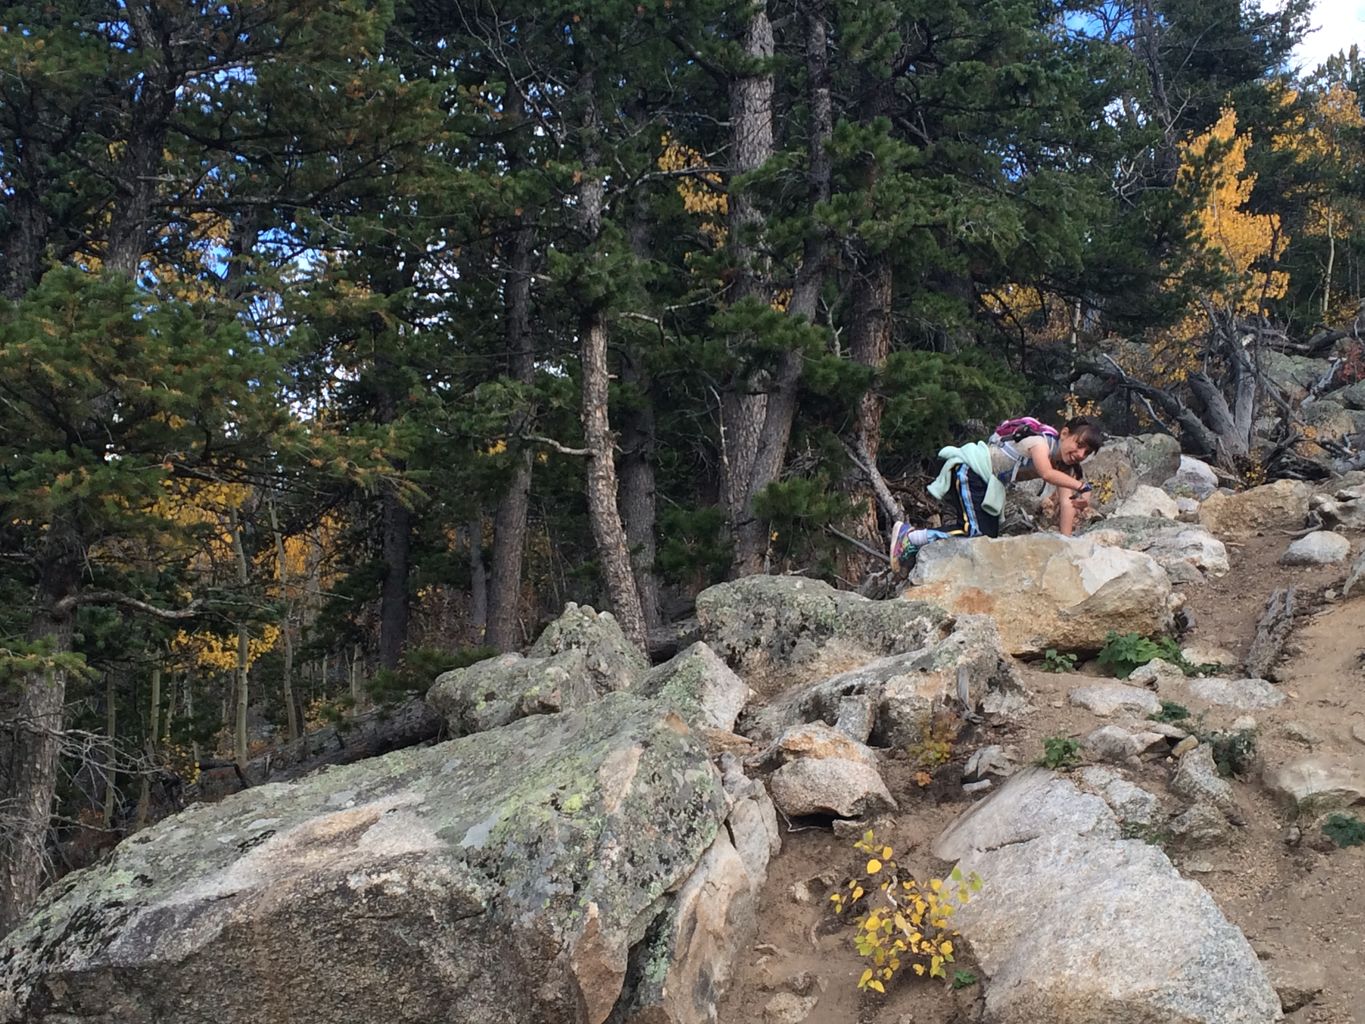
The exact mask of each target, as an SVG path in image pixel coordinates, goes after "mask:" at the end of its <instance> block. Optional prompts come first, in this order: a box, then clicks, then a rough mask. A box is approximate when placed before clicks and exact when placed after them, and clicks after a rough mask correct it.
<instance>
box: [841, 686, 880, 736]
mask: <svg viewBox="0 0 1365 1024" xmlns="http://www.w3.org/2000/svg"><path fill="white" fill-rule="evenodd" d="M876 720H877V702H876V700H874V699H873V697H872V695H871V694H868V693H851V694H848V695H847V696H844V697H840V698H839V715H838V717H837V718H836V719H835V721H834V728H836V729H838V730H839V731H840V732H842V733H844V734H845V735H847V736H849V737H851V738H853V739H854V740H857V741H858V742H859V743H866V742H867V738H868V737H869V736H871V735H872V726H873V725H874V724H875V723H876Z"/></svg>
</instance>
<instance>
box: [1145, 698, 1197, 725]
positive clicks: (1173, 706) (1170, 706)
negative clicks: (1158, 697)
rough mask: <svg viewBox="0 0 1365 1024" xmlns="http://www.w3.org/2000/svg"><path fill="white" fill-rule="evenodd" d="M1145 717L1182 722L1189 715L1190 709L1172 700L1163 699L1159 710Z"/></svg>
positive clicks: (1157, 720)
mask: <svg viewBox="0 0 1365 1024" xmlns="http://www.w3.org/2000/svg"><path fill="white" fill-rule="evenodd" d="M1147 717H1148V718H1150V719H1151V720H1152V721H1153V722H1183V721H1185V719H1187V718H1189V717H1190V709H1189V708H1187V707H1185V705H1184V704H1177V703H1176V702H1175V701H1173V700H1163V701H1162V702H1161V710H1160V711H1158V712H1156V713H1155V714H1151V715H1148V716H1147Z"/></svg>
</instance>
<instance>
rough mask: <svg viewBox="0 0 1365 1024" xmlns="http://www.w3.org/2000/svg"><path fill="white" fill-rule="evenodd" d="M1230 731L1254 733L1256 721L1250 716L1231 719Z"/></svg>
mask: <svg viewBox="0 0 1365 1024" xmlns="http://www.w3.org/2000/svg"><path fill="white" fill-rule="evenodd" d="M1232 731H1233V732H1255V731H1256V719H1255V718H1253V717H1252V716H1251V715H1242V716H1241V717H1239V718H1235V719H1233V722H1232Z"/></svg>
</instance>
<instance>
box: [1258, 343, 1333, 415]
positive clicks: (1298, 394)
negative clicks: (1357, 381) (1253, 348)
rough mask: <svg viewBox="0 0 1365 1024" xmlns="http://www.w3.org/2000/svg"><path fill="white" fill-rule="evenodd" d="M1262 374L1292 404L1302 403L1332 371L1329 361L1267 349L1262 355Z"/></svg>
mask: <svg viewBox="0 0 1365 1024" xmlns="http://www.w3.org/2000/svg"><path fill="white" fill-rule="evenodd" d="M1260 362H1261V372H1262V373H1264V374H1265V375H1266V376H1267V377H1269V378H1270V379H1271V380H1272V381H1274V382H1275V383H1276V384H1277V385H1279V388H1280V390H1281V391H1282V392H1284V396H1285V397H1286V398H1288V399H1289V400H1290V401H1291V402H1301V401H1303V399H1304V398H1306V397H1307V396H1308V392H1309V390H1310V389H1311V388H1312V387H1313V385H1315V384H1317V383H1318V381H1320V380H1322V379H1323V378H1324V377H1326V376H1327V374H1328V373H1329V372H1331V369H1332V362H1331V360H1329V359H1314V358H1312V357H1311V356H1299V355H1294V354H1293V353H1292V352H1276V351H1274V350H1272V349H1267V350H1265V351H1262V352H1261V355H1260Z"/></svg>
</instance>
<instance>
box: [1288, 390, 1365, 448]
mask: <svg viewBox="0 0 1365 1024" xmlns="http://www.w3.org/2000/svg"><path fill="white" fill-rule="evenodd" d="M1299 415H1300V416H1301V417H1302V418H1303V421H1304V423H1306V424H1308V426H1310V427H1312V428H1313V436H1314V437H1317V438H1323V439H1325V440H1329V441H1341V440H1343V439H1345V438H1347V437H1349V436H1350V435H1351V434H1354V433H1355V420H1354V419H1353V418H1352V416H1351V414H1350V413H1349V412H1348V411H1347V409H1346V407H1345V406H1343V405H1340V404H1338V403H1336V402H1333V401H1329V400H1328V399H1325V398H1319V399H1318V400H1317V401H1315V402H1308V403H1307V404H1305V405H1302V406H1300V407H1299Z"/></svg>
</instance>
